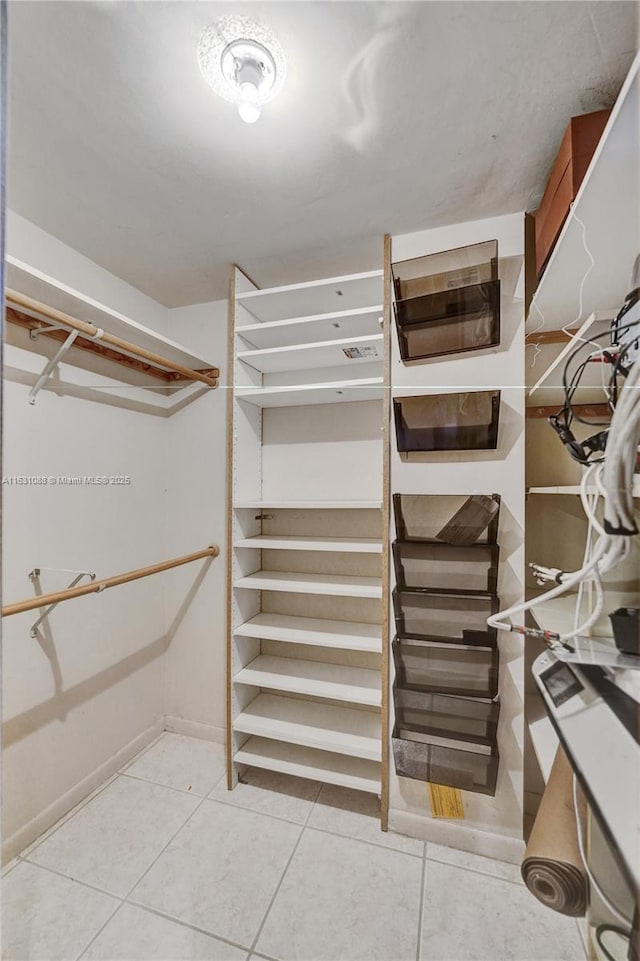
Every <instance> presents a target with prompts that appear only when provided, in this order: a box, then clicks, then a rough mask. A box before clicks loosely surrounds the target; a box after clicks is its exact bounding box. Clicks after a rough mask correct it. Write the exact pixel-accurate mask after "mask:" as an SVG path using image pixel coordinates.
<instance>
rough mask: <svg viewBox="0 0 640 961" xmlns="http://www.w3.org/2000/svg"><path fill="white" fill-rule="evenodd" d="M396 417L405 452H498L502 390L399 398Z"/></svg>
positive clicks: (394, 403) (397, 435) (395, 401)
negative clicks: (496, 449)
mask: <svg viewBox="0 0 640 961" xmlns="http://www.w3.org/2000/svg"><path fill="white" fill-rule="evenodd" d="M393 413H394V419H395V425H396V441H397V446H398V450H399V451H401V452H411V451H455V450H495V448H496V447H497V444H498V419H499V413H500V391H499V390H476V391H464V392H463V393H455V394H423V395H422V394H421V395H416V396H412V397H396V398H394V401H393Z"/></svg>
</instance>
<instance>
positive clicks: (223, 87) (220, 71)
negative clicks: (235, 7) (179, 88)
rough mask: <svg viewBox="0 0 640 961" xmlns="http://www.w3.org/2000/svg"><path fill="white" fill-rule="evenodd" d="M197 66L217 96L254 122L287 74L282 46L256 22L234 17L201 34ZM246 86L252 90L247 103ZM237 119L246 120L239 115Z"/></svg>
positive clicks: (247, 18)
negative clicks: (251, 118) (249, 86)
mask: <svg viewBox="0 0 640 961" xmlns="http://www.w3.org/2000/svg"><path fill="white" fill-rule="evenodd" d="M198 64H199V66H200V71H201V73H202V76H203V77H204V79H205V80H206V81H207V83H208V84H209V86H210V87H212V89H213V90H214V91H215V92H216V93H217V94H218V95H219V96H221V97H223V98H224V99H225V100H229V101H230V102H231V103H235V104H240V105H242V106H243V109H244V108H245V107H246V110H245V112H247V111H248V113H250V114H251V116H252V117H254V119H255V120H257V119H258V116H259V115H260V114H259V107H260V106H261V105H262V104H264V103H267V102H268V101H269V100H272V99H273V98H274V97H275V96H276V95H277V94H278V93H279V92H280V90H281V89H282V86H283V84H284V81H285V77H286V71H287V68H286V61H285V58H284V53H283V52H282V47H281V46H280V44H279V43H278V41H277V39H276V38H275V37H274V35H273V34H272V33H271V31H270V30H269V29H268V28H267V27H266V26H265V25H264V24H263V23H261V22H260V21H259V20H254V19H253V18H252V17H242V16H235V15H234V16H228V17H221V18H220V19H219V20H216V22H215V23H213V24H211V26H209V27H206V28H205V29H204V30H203V31H202V33H201V35H200V41H199V43H198ZM249 84H250V85H251V87H253V88H254V89H255V93H254V92H253V90H252V91H251V98H250V100H249V99H248V98H247V95H246V91H247V87H248V85H249ZM249 106H250V109H249ZM256 108H258V113H256ZM241 116H242V117H243V119H247V118H245V117H244V115H243V113H242V112H241ZM247 122H249V123H251V122H253V121H252V120H247Z"/></svg>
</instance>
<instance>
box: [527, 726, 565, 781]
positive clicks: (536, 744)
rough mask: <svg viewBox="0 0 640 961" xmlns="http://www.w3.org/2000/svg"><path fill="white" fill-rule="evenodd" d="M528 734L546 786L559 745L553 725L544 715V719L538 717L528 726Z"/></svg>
mask: <svg viewBox="0 0 640 961" xmlns="http://www.w3.org/2000/svg"><path fill="white" fill-rule="evenodd" d="M529 734H530V735H531V743H532V744H533V750H534V752H535V755H536V758H537V760H538V765H539V767H540V773H541V774H542V777H543V778H544V782H545V784H546V783H547V781H548V780H549V775H550V774H551V768H552V766H553V761H554V758H555V756H556V751H557V750H558V744H559V743H560V742H559V741H558V735H557V734H556V732H555V730H554V729H553V724H552V723H551V721H550V720H549V718H548V717H547V715H546V713H545V715H544V717H539V718H538V719H537V720H535V721H532V722H531V724H529Z"/></svg>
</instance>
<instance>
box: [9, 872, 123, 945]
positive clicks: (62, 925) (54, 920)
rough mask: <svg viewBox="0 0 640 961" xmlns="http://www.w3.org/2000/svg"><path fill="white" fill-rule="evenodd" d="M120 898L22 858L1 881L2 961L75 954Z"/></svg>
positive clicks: (97, 929)
mask: <svg viewBox="0 0 640 961" xmlns="http://www.w3.org/2000/svg"><path fill="white" fill-rule="evenodd" d="M118 903H119V902H118V901H117V900H116V899H115V898H112V897H109V895H107V894H101V893H100V891H94V890H93V889H92V888H86V887H84V885H82V884H77V883H76V882H75V881H71V880H69V878H61V877H60V876H59V875H56V874H52V873H51V872H50V871H45V870H43V868H38V867H35V865H33V864H27V863H26V862H22V864H19V865H18V866H17V867H15V868H14V869H13V871H11V873H10V874H9V875H7V877H6V878H5V879H4V880H3V882H2V957H3V959H4V961H43V959H46V961H69V959H72V958H77V957H78V955H79V954H80V952H81V951H82V949H83V948H84V947H86V945H87V944H89V942H90V940H91V938H93V937H94V936H95V935H96V934H97V932H98V931H99V930H100V928H101V927H102V925H103V924H104V923H105V921H106V920H107V919H108V918H109V916H110V915H111V914H113V912H114V911H115V909H116V908H117V907H118Z"/></svg>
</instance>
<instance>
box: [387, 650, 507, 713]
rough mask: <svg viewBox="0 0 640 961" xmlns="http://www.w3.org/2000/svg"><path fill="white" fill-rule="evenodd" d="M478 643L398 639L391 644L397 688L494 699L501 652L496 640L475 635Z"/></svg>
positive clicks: (496, 691)
mask: <svg viewBox="0 0 640 961" xmlns="http://www.w3.org/2000/svg"><path fill="white" fill-rule="evenodd" d="M472 636H473V637H474V638H475V643H466V644H465V643H455V642H453V643H452V642H447V641H438V640H427V639H424V640H418V638H408V637H400V636H398V637H396V638H394V641H393V644H392V645H391V648H392V651H393V662H394V665H395V672H396V681H397V684H398V687H401V688H404V689H406V690H408V691H422V692H425V693H434V694H451V695H453V696H455V697H483V698H489V699H492V698H494V697H495V696H496V695H497V693H498V665H499V657H500V655H499V653H498V645H497V641H496V639H495V638H492V637H491V636H490V635H486V636H485V637H484V638H483V637H482V635H479V634H476V635H472Z"/></svg>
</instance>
